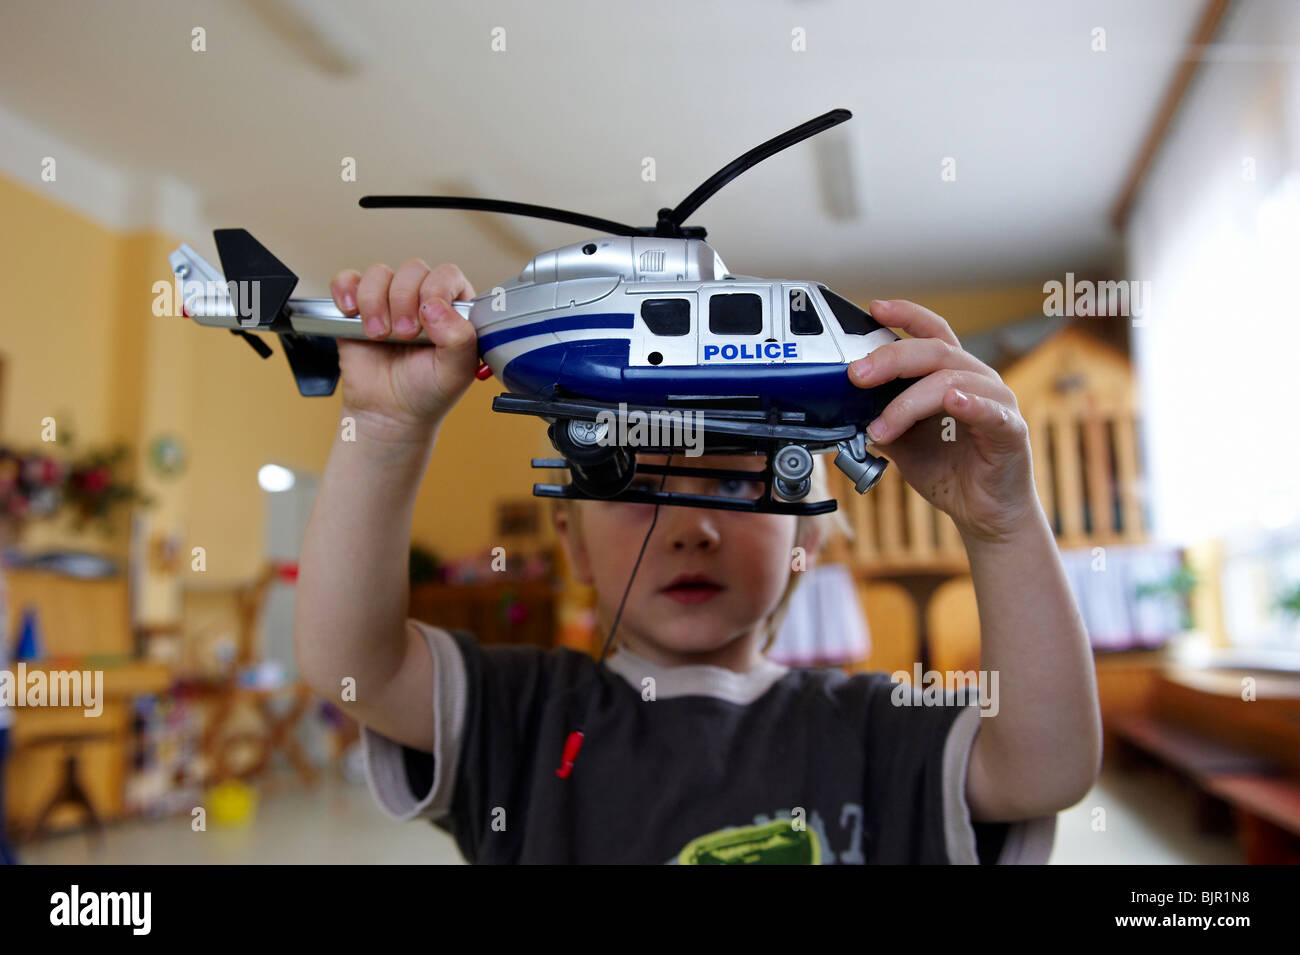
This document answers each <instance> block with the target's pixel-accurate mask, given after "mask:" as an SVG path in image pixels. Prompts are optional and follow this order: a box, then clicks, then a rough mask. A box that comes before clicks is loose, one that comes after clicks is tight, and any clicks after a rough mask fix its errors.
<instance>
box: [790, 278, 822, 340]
mask: <svg viewBox="0 0 1300 955" xmlns="http://www.w3.org/2000/svg"><path fill="white" fill-rule="evenodd" d="M821 333H822V320H821V319H820V318H818V317H817V309H816V307H815V306H814V305H813V299H812V296H811V295H809V294H808V290H807V289H806V288H792V289H790V334H791V335H820V334H821Z"/></svg>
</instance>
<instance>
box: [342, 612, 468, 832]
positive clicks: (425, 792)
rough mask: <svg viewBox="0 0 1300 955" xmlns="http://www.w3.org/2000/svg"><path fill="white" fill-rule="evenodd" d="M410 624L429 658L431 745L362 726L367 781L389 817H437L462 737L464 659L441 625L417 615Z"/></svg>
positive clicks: (447, 801)
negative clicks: (427, 748)
mask: <svg viewBox="0 0 1300 955" xmlns="http://www.w3.org/2000/svg"><path fill="white" fill-rule="evenodd" d="M411 622H412V623H414V624H415V625H416V627H417V628H418V629H419V630H420V632H421V633H422V634H423V635H424V638H425V640H427V641H428V644H429V653H430V654H431V655H432V657H433V685H432V686H431V687H430V688H429V704H428V705H429V706H431V707H432V709H433V750H432V751H431V752H427V753H425V752H421V751H419V750H416V749H413V748H411V747H409V746H405V745H403V744H401V743H398V742H396V741H394V740H391V739H389V738H388V737H386V736H384V735H383V734H382V733H378V732H376V731H375V730H372V729H370V728H369V727H368V726H364V725H363V726H362V727H361V746H362V752H363V754H364V756H365V760H364V762H365V772H366V783H367V785H369V787H370V792H371V795H373V796H374V799H375V802H376V803H377V804H378V805H379V808H380V809H381V810H382V811H383V813H384V814H385V815H386V816H388V817H389V818H390V819H393V820H396V821H405V820H408V819H416V818H422V819H428V820H430V821H436V820H438V819H441V818H442V817H444V816H446V815H447V813H448V812H450V810H451V802H452V795H453V792H454V790H455V785H456V779H457V777H458V775H459V762H460V751H461V747H462V745H463V742H464V738H465V709H466V703H467V699H468V690H467V686H466V677H465V661H464V659H463V657H462V655H461V650H460V648H459V647H458V646H457V644H456V641H455V640H454V639H453V638H452V636H451V635H449V634H448V633H447V632H446V631H445V630H440V629H438V628H437V627H431V626H430V625H429V624H427V623H424V622H423V621H420V620H412V621H411Z"/></svg>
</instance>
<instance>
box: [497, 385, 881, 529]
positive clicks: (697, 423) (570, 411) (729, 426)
mask: <svg viewBox="0 0 1300 955" xmlns="http://www.w3.org/2000/svg"><path fill="white" fill-rule="evenodd" d="M492 409H493V410H494V411H504V412H509V413H514V414H531V415H535V416H537V417H540V418H543V419H545V420H547V421H549V422H551V425H550V429H549V432H548V433H549V435H550V438H551V444H552V445H553V446H554V447H555V449H556V450H557V451H559V452H560V453H561V454H563V455H564V457H563V458H558V459H557V458H545V459H539V458H534V459H533V461H532V466H533V467H539V468H561V469H567V470H568V471H569V472H570V483H569V484H567V485H558V484H535V485H533V494H534V495H535V496H537V497H560V498H574V499H581V500H603V501H618V502H627V503H650V504H654V503H658V504H670V505H678V506H683V507H712V508H718V509H720V510H734V511H749V512H754V513H769V514H825V513H827V512H830V511H833V510H835V509H836V507H837V506H838V504H837V502H836V501H834V500H828V501H817V502H812V503H803V502H802V501H803V498H804V497H805V496H806V495H807V494H808V492H809V491H810V490H811V486H812V482H811V479H810V476H811V474H812V468H813V460H812V452H814V451H820V450H825V449H828V448H838V453H837V454H836V456H835V465H836V466H837V467H838V468H839V469H840V470H841V471H843V472H844V473H845V474H846V475H848V476H849V478H850V480H852V481H853V482H854V489H855V490H857V491H858V493H860V494H865V493H866V492H867V491H868V490H869V489H870V488H871V487H872V486H873V485H874V484H875V483H876V481H878V480H879V479H880V476H881V474H883V473H884V470H885V467H886V466H887V465H888V463H889V462H888V461H886V460H884V459H883V458H878V457H875V456H874V455H871V454H869V453H868V452H867V450H866V447H867V441H866V436H865V435H864V434H863V432H862V430H861V429H860V428H858V427H857V426H855V425H842V426H839V427H834V428H822V427H811V426H808V425H806V424H804V423H803V422H804V420H805V416H804V415H803V413H802V412H781V411H778V410H775V409H774V410H772V411H769V412H762V411H754V410H726V409H714V408H710V409H703V408H689V407H688V408H682V407H677V408H663V407H655V406H628V405H627V404H626V403H622V404H620V405H613V404H610V403H608V402H601V401H593V400H590V399H586V398H573V397H561V398H555V399H549V400H548V399H540V398H528V397H524V396H522V395H513V394H509V393H507V394H502V395H498V396H497V397H496V398H495V399H493V401H492ZM633 413H636V414H641V415H647V416H650V418H651V420H654V416H656V415H660V416H668V417H667V418H663V419H660V420H674V419H673V418H672V416H673V415H675V416H676V419H675V420H676V421H677V422H679V423H680V422H681V420H682V415H683V414H684V413H685V414H689V415H690V416H691V422H690V424H691V427H692V428H693V429H694V430H695V431H696V433H697V434H699V436H700V437H701V439H702V442H701V443H702V445H703V449H702V450H699V449H697V453H703V454H708V453H713V454H725V453H757V454H763V455H765V456H766V462H765V465H764V468H763V470H762V471H736V470H727V469H723V468H703V467H681V466H670V467H666V466H664V465H652V464H639V463H638V462H637V461H636V454H635V452H636V451H639V452H641V453H648V454H670V455H671V454H673V453H681V452H682V451H683V450H684V448H683V447H681V446H678V445H676V444H674V445H671V446H670V445H666V444H660V445H655V446H646V447H639V448H636V449H635V451H634V449H632V448H630V447H628V446H627V445H619V444H617V443H613V442H610V441H608V440H607V439H608V437H609V426H610V425H611V424H621V425H625V424H626V421H627V418H628V416H629V415H631V414H633ZM624 433H625V431H624ZM681 433H682V432H681V431H680V430H679V431H678V434H679V436H680V435H681ZM661 437H662V435H661ZM637 474H661V475H683V476H689V477H703V478H716V479H724V480H725V479H733V480H748V481H761V483H762V484H763V493H762V495H761V496H760V497H759V498H757V499H742V498H735V497H724V496H720V495H712V494H684V493H679V492H667V491H658V490H647V489H644V485H643V486H642V488H633V487H632V486H631V485H632V483H633V480H634V479H635V477H636V475H637ZM773 491H775V492H776V495H779V497H777V496H775V495H774V494H773Z"/></svg>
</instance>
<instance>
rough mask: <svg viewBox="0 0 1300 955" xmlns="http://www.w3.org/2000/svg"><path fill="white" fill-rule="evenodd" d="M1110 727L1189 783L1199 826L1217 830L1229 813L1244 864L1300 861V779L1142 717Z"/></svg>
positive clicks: (1259, 758)
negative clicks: (1233, 821)
mask: <svg viewBox="0 0 1300 955" xmlns="http://www.w3.org/2000/svg"><path fill="white" fill-rule="evenodd" d="M1111 729H1112V731H1113V733H1114V736H1115V738H1116V739H1118V740H1120V741H1122V742H1123V743H1124V744H1125V745H1126V746H1128V747H1130V748H1132V749H1135V750H1140V751H1142V752H1144V753H1146V754H1147V755H1149V756H1151V757H1154V758H1155V759H1156V760H1158V761H1159V762H1161V763H1162V764H1164V765H1165V766H1167V767H1168V768H1169V769H1171V770H1173V771H1174V772H1176V773H1177V774H1178V775H1180V776H1183V777H1184V778H1186V779H1188V780H1190V781H1191V782H1192V784H1193V786H1194V787H1195V789H1194V792H1195V795H1196V796H1197V804H1196V812H1197V821H1198V824H1199V825H1200V826H1201V827H1202V828H1204V829H1213V828H1219V827H1221V825H1222V822H1223V821H1224V818H1225V816H1226V815H1228V811H1229V810H1230V811H1231V814H1232V815H1233V816H1234V817H1235V822H1236V832H1237V837H1238V839H1239V840H1240V842H1241V846H1242V849H1243V851H1244V853H1245V856H1246V861H1247V863H1249V864H1251V865H1277V864H1284V863H1290V864H1294V863H1300V779H1296V778H1294V777H1293V776H1290V775H1287V774H1286V773H1285V769H1284V767H1282V766H1280V765H1279V764H1278V763H1277V762H1275V761H1274V760H1272V759H1271V758H1269V757H1268V756H1264V755H1261V754H1259V753H1255V752H1250V751H1248V750H1245V749H1242V748H1240V747H1238V746H1234V745H1230V744H1227V743H1224V742H1221V741H1219V740H1215V739H1213V738H1211V737H1209V736H1207V735H1205V734H1203V733H1201V732H1198V731H1196V730H1191V729H1188V728H1186V727H1184V726H1180V725H1178V724H1176V723H1173V722H1171V721H1169V720H1168V719H1161V718H1159V717H1151V716H1147V715H1145V714H1141V713H1132V714H1127V715H1124V716H1120V717H1117V718H1116V719H1115V720H1113V721H1112V724H1111Z"/></svg>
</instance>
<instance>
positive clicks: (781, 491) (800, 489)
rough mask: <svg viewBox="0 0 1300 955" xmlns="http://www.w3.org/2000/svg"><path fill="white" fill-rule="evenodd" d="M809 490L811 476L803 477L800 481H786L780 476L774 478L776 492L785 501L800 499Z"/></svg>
mask: <svg viewBox="0 0 1300 955" xmlns="http://www.w3.org/2000/svg"><path fill="white" fill-rule="evenodd" d="M811 490H812V478H804V479H803V480H802V481H787V480H786V479H785V478H780V477H779V478H777V479H776V493H777V494H778V495H779V496H780V497H783V498H785V499H786V500H787V501H802V500H803V499H804V498H805V497H807V496H808V492H809V491H811Z"/></svg>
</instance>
